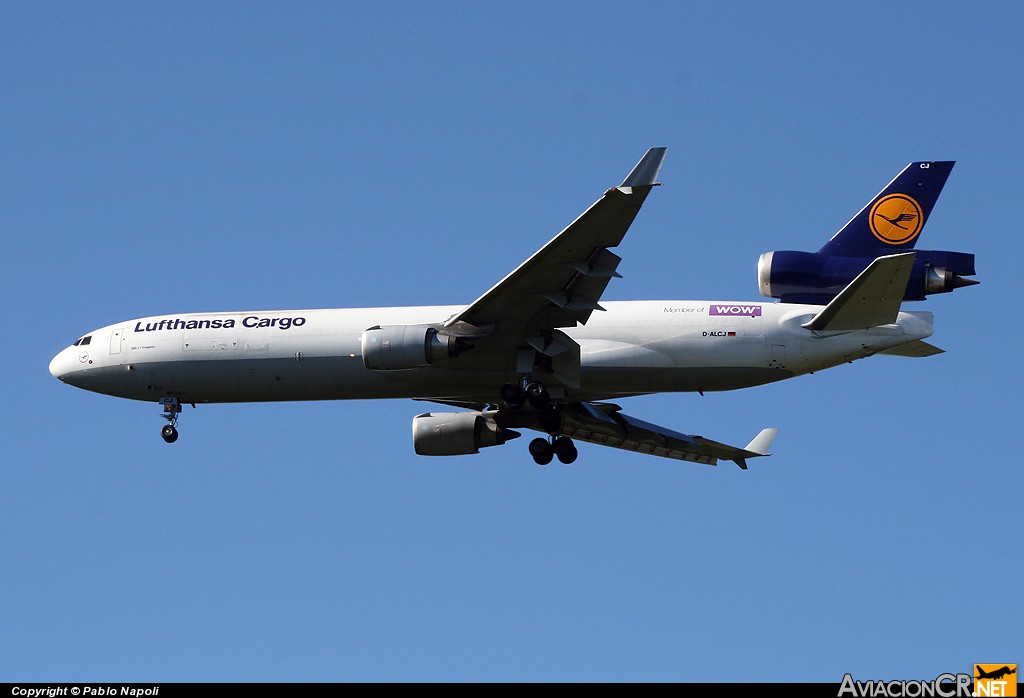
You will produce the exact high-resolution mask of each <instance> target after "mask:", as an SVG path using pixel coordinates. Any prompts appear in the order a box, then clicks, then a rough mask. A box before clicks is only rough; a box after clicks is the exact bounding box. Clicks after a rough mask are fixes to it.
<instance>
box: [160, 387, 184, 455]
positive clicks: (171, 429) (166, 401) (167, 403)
mask: <svg viewBox="0 0 1024 698" xmlns="http://www.w3.org/2000/svg"><path fill="white" fill-rule="evenodd" d="M160 404H161V405H163V408H164V412H163V414H162V415H160V416H161V417H163V418H164V419H166V420H167V424H165V425H163V426H162V427H161V428H160V436H161V437H163V440H164V441H166V442H167V443H169V444H173V443H174V442H175V441H177V440H178V428H177V424H178V415H180V414H181V403H180V402H178V398H176V397H162V398H160Z"/></svg>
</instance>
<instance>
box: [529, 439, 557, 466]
mask: <svg viewBox="0 0 1024 698" xmlns="http://www.w3.org/2000/svg"><path fill="white" fill-rule="evenodd" d="M530 455H531V456H533V462H534V463H536V464H537V465H547V464H548V463H550V462H551V459H552V458H554V456H555V454H554V451H552V450H551V444H549V443H548V440H547V439H542V438H540V437H538V438H536V439H534V440H533V441H531V442H530Z"/></svg>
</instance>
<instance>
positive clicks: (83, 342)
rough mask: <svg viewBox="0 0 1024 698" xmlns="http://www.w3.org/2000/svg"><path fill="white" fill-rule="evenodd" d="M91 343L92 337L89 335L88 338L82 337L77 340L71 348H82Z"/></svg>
mask: <svg viewBox="0 0 1024 698" xmlns="http://www.w3.org/2000/svg"><path fill="white" fill-rule="evenodd" d="M91 341H92V335H89V336H88V337H82V338H81V339H80V340H78V341H77V342H75V343H74V344H72V345H71V346H73V347H84V346H85V345H87V344H88V343H89V342H91Z"/></svg>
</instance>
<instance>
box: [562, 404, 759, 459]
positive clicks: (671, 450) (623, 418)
mask: <svg viewBox="0 0 1024 698" xmlns="http://www.w3.org/2000/svg"><path fill="white" fill-rule="evenodd" d="M778 431H779V430H778V429H774V428H772V429H762V430H761V433H759V434H758V435H757V436H755V437H754V438H753V439H752V440H751V441H750V443H748V444H747V445H746V446H744V447H743V448H739V447H737V446H729V445H727V444H723V443H719V442H717V441H712V440H711V439H705V438H704V437H703V436H694V435H689V434H682V433H680V432H677V431H673V430H672V429H666V428H665V427H660V426H658V425H656V424H651V423H650V422H645V421H643V420H641V419H637V418H636V417H630V416H629V415H626V414H623V413H622V412H621V411H620V409H619V407H618V405H612V404H607V403H589V402H578V403H572V404H569V405H566V408H565V411H564V418H563V420H562V427H561V430H560V432H559V433H560V434H561V435H563V436H569V437H571V438H573V439H577V440H579V441H586V442H588V443H592V444H598V445H600V446H611V447H613V448H621V449H625V450H627V451H636V452H637V453H647V454H650V455H653V456H661V457H663V458H674V459H677V460H685V461H690V462H692V463H705V464H707V465H717V464H718V461H719V460H731V461H733V462H734V463H736V465H738V466H739V467H741V468H743V469H744V470H746V469H747V459H748V458H757V457H759V456H767V455H770V454H769V453H768V449H769V448H770V447H771V444H772V441H773V440H774V439H775V435H776V434H777V433H778Z"/></svg>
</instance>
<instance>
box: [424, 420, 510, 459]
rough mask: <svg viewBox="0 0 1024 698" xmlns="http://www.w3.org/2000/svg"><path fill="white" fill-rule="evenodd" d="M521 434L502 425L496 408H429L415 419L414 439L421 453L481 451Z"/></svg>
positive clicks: (456, 454)
mask: <svg viewBox="0 0 1024 698" xmlns="http://www.w3.org/2000/svg"><path fill="white" fill-rule="evenodd" d="M519 436H520V434H519V432H518V431H512V430H510V429H502V428H501V427H499V426H498V425H497V424H496V423H495V422H494V413H493V412H492V413H485V412H428V413H427V414H421V415H419V416H418V417H414V418H413V420H412V443H413V447H414V448H415V449H416V453H418V454H419V455H421V456H461V455H466V454H469V453H479V452H480V449H481V448H487V447H488V446H500V445H501V444H503V443H505V442H506V441H511V440H512V439H517V438H519Z"/></svg>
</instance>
